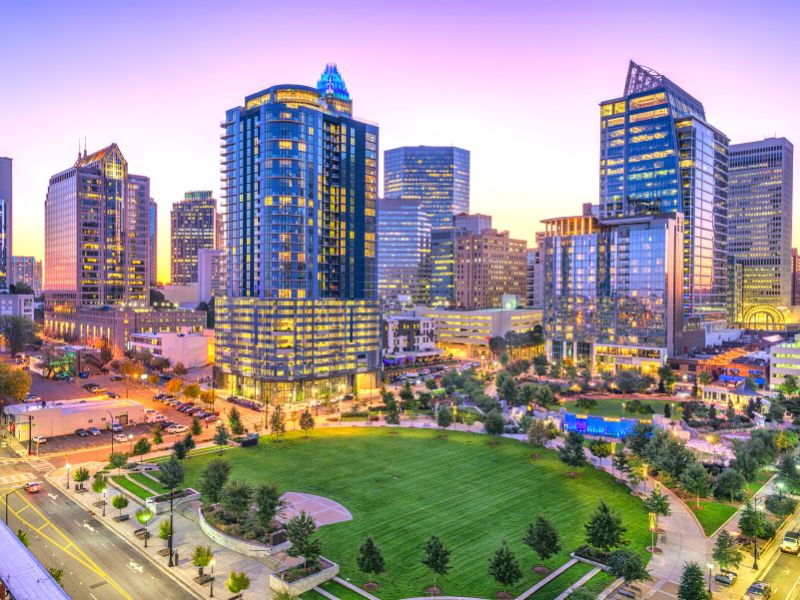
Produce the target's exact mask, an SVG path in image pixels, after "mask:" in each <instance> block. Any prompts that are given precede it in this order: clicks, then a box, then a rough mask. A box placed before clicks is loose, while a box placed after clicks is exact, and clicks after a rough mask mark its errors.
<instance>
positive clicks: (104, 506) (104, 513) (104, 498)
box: [103, 488, 106, 517]
mask: <svg viewBox="0 0 800 600" xmlns="http://www.w3.org/2000/svg"><path fill="white" fill-rule="evenodd" d="M103 516H104V517H105V516H106V488H103Z"/></svg>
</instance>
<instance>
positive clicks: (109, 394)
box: [106, 392, 119, 398]
mask: <svg viewBox="0 0 800 600" xmlns="http://www.w3.org/2000/svg"><path fill="white" fill-rule="evenodd" d="M106 396H108V397H109V398H119V394H118V393H117V392H108V393H106Z"/></svg>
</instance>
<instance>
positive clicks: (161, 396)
mask: <svg viewBox="0 0 800 600" xmlns="http://www.w3.org/2000/svg"><path fill="white" fill-rule="evenodd" d="M166 397H167V394H165V393H163V392H162V393H160V394H156V395H155V396H153V400H155V401H156V402H161V401H162V400H164V398H166Z"/></svg>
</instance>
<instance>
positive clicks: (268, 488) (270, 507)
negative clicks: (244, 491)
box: [253, 483, 286, 529]
mask: <svg viewBox="0 0 800 600" xmlns="http://www.w3.org/2000/svg"><path fill="white" fill-rule="evenodd" d="M253 498H254V500H255V505H256V520H257V521H258V524H259V525H261V527H263V528H264V529H270V528H272V527H273V525H274V522H275V517H277V516H278V514H279V513H280V512H281V511H282V510H283V509H284V508H285V507H286V501H284V500H281V494H280V492H279V491H278V486H276V485H275V484H274V483H262V484H259V485H258V486H256V489H255V493H254V494H253Z"/></svg>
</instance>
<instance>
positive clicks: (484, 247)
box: [454, 229, 528, 310]
mask: <svg viewBox="0 0 800 600" xmlns="http://www.w3.org/2000/svg"><path fill="white" fill-rule="evenodd" d="M527 254H528V245H527V243H526V242H525V240H515V239H513V238H511V236H510V235H509V233H508V232H507V231H497V230H496V229H484V230H482V231H481V232H480V233H464V234H462V235H459V236H457V237H456V242H455V286H454V291H455V303H456V306H457V307H458V308H462V309H465V310H480V309H484V308H499V307H500V302H501V299H502V297H503V296H504V295H507V294H511V295H515V296H517V297H518V298H520V299H521V302H522V303H524V302H525V301H526V300H527V295H528V290H527V277H528V258H527Z"/></svg>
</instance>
